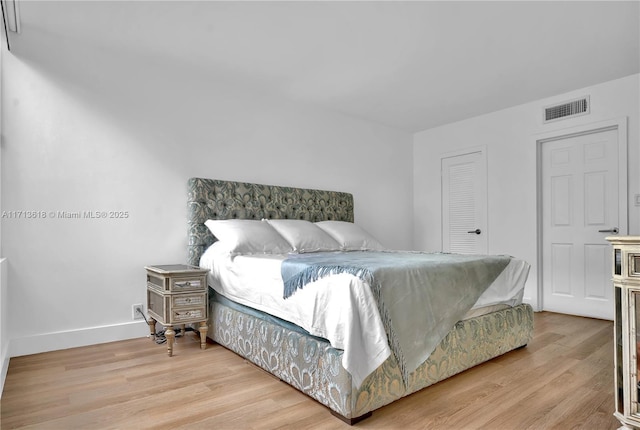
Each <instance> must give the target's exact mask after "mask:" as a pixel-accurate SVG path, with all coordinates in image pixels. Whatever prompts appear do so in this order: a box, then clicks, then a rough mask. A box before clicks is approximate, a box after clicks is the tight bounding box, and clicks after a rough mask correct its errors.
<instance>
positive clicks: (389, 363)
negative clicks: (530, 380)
mask: <svg viewBox="0 0 640 430" xmlns="http://www.w3.org/2000/svg"><path fill="white" fill-rule="evenodd" d="M209 306H210V309H209V323H208V324H209V331H208V337H209V338H211V339H213V340H214V341H215V342H217V343H219V344H221V345H223V346H225V347H226V348H228V349H230V350H232V351H234V352H235V353H237V354H239V355H240V356H242V357H244V358H246V359H247V360H249V361H251V362H253V363H254V364H256V365H258V366H260V367H261V368H263V369H265V370H266V371H268V372H269V373H271V374H273V375H274V376H276V377H278V378H280V379H281V380H283V381H285V382H287V383H288V384H290V385H292V386H293V387H295V388H297V389H298V390H300V391H302V392H303V393H305V394H307V395H309V396H310V397H312V398H314V399H316V400H317V401H319V402H320V403H322V404H323V405H325V406H327V407H329V408H330V409H331V410H333V411H334V412H335V413H336V414H338V415H340V416H342V417H344V418H345V419H347V420H348V419H353V418H356V417H360V416H362V415H365V414H366V413H368V412H370V411H373V410H375V409H378V408H380V407H382V406H384V405H386V404H389V403H391V402H393V401H395V400H397V399H399V398H401V397H404V396H406V395H408V394H411V393H413V392H416V391H418V390H420V389H422V388H425V387H427V386H429V385H432V384H435V383H436V382H438V381H441V380H443V379H446V378H448V377H449V376H452V375H455V374H456V373H459V372H462V371H463V370H466V369H468V368H470V367H473V366H475V365H477V364H480V363H482V362H484V361H487V360H490V359H492V358H494V357H497V356H499V355H502V354H504V353H506V352H508V351H511V350H513V349H515V348H518V347H521V346H524V345H526V344H527V343H528V342H529V341H530V340H531V338H532V336H533V310H532V308H531V306H529V305H527V304H522V305H519V306H516V307H513V308H509V309H505V310H501V311H497V312H493V313H490V314H487V315H482V316H480V317H476V318H472V319H468V320H464V321H460V322H458V323H457V324H456V326H455V328H454V329H453V330H451V332H449V334H448V335H447V337H446V338H445V339H444V340H442V342H441V343H440V344H439V345H438V347H437V348H436V350H435V351H434V352H433V353H432V354H431V356H430V357H429V359H428V360H427V361H426V362H424V363H423V364H422V365H421V366H420V367H418V369H416V370H415V371H414V372H413V373H411V374H410V375H409V381H408V386H406V385H405V384H404V382H403V380H402V374H401V372H400V369H399V367H398V364H397V362H396V360H395V358H394V357H393V356H391V357H389V358H388V359H387V360H386V361H385V362H384V363H383V364H382V365H381V366H380V367H379V368H378V369H377V370H376V371H375V372H373V373H372V374H371V375H369V376H368V377H367V378H366V379H365V381H364V382H363V384H362V386H360V388H355V387H354V386H353V383H352V380H351V376H350V375H349V374H348V373H347V371H346V370H344V368H343V367H342V364H341V360H342V350H337V349H334V348H332V347H331V345H330V344H329V343H328V342H327V341H326V340H324V339H319V338H317V337H312V336H309V335H305V334H304V333H300V332H298V331H294V330H291V329H290V328H287V327H283V326H281V325H279V324H278V323H277V322H276V321H273V320H265V319H261V318H258V317H256V316H254V315H251V314H250V313H245V312H242V310H241V309H242V307H239V308H236V307H235V306H234V307H233V308H231V307H229V306H227V305H225V304H222V303H220V302H218V301H215V300H210V304H209Z"/></svg>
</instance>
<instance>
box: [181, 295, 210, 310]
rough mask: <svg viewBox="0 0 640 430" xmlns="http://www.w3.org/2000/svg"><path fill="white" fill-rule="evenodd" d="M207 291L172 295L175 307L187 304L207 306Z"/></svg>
mask: <svg viewBox="0 0 640 430" xmlns="http://www.w3.org/2000/svg"><path fill="white" fill-rule="evenodd" d="M205 294H206V293H200V294H180V295H174V296H172V301H173V307H174V308H180V307H185V306H190V307H193V306H206V299H207V298H206V297H205Z"/></svg>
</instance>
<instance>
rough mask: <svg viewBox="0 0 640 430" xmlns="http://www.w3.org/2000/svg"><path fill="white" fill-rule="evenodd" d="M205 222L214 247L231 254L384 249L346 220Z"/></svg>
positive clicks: (363, 231) (237, 220)
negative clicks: (222, 248) (214, 241)
mask: <svg viewBox="0 0 640 430" xmlns="http://www.w3.org/2000/svg"><path fill="white" fill-rule="evenodd" d="M205 225H206V226H207V228H208V229H209V230H210V231H211V233H212V234H213V235H214V236H215V237H216V239H218V241H219V243H218V245H217V246H218V247H220V246H222V247H224V248H225V250H227V251H228V252H229V253H230V254H232V255H239V254H288V253H308V252H330V251H381V250H384V249H385V248H384V247H383V246H382V245H381V244H380V242H378V241H377V240H376V239H375V238H374V237H372V236H371V235H370V234H369V233H367V232H366V231H365V230H364V229H362V228H361V227H359V226H358V225H356V224H354V223H351V222H346V221H319V222H316V223H312V222H310V221H305V220H292V219H265V220H261V221H257V220H245V219H227V220H211V219H210V220H208V221H206V222H205Z"/></svg>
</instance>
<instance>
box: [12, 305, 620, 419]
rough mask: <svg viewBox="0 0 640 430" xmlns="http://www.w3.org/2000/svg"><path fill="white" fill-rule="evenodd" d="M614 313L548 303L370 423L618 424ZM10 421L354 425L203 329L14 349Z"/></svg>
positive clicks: (382, 409) (389, 407) (373, 417)
mask: <svg viewBox="0 0 640 430" xmlns="http://www.w3.org/2000/svg"><path fill="white" fill-rule="evenodd" d="M612 357H613V323H612V322H610V321H602V320H594V319H588V318H580V317H573V316H567V315H561V314H553V313H548V312H542V313H537V314H536V315H535V338H534V339H533V341H532V342H531V343H530V344H529V345H528V346H527V347H526V348H523V349H520V350H516V351H513V352H510V353H508V354H506V355H504V356H502V357H498V358H496V359H494V360H491V361H489V362H487V363H484V364H481V365H479V366H477V367H475V368H473V369H470V370H468V371H466V372H463V373H461V374H459V375H456V376H454V377H452V378H450V379H448V380H446V381H443V382H441V383H438V384H436V385H433V386H431V387H428V388H426V389H424V390H422V391H420V392H418V393H415V394H413V395H411V396H408V397H406V398H404V399H401V400H399V401H396V402H395V403H393V404H391V405H388V406H386V407H383V408H381V409H379V410H377V411H374V413H373V416H372V417H370V418H368V419H367V420H365V421H362V422H361V423H358V424H357V425H355V426H354V427H353V428H362V429H457V430H459V429H491V430H494V429H509V430H511V429H514V430H515V429H517V430H524V429H551V428H554V429H563V430H564V429H588V430H591V429H593V430H607V429H616V428H617V427H618V422H617V420H615V419H614V418H613V416H612V413H613V409H614V401H613V358H612ZM0 418H1V421H0V424H1V426H2V429H3V430H5V429H14V428H20V429H26V428H30V429H31V428H33V429H136V430H138V429H145V428H152V429H176V428H189V429H200V428H206V429H276V428H291V429H294V428H295V429H304V428H313V429H316V428H321V429H346V428H349V426H347V425H346V424H344V423H342V422H341V421H339V420H338V419H337V418H335V417H333V416H332V415H331V414H330V413H329V410H328V409H326V408H325V407H324V406H322V405H320V404H319V403H317V402H316V401H314V400H312V399H311V398H309V397H307V396H305V395H304V394H301V393H300V392H298V391H296V390H295V389H293V388H291V387H290V386H288V385H287V384H285V383H283V382H280V381H278V380H277V379H275V378H273V377H272V376H270V375H268V374H267V373H265V372H263V371H262V370H260V369H258V368H257V367H255V366H253V365H251V364H248V363H247V362H246V361H245V360H243V359H242V358H240V357H239V356H237V355H235V354H234V353H232V352H230V351H228V350H226V349H224V348H223V347H221V346H219V345H215V344H209V345H208V347H207V349H206V350H205V351H202V350H201V349H200V344H199V340H198V338H197V336H195V335H194V334H193V333H190V334H187V336H186V337H184V338H179V339H177V341H176V346H175V349H174V356H173V357H171V358H169V357H168V356H167V354H166V347H165V346H164V345H156V344H155V343H154V342H152V341H151V340H150V339H148V338H142V339H134V340H127V341H121V342H114V343H110V344H102V345H94V346H88V347H83V348H75V349H68V350H63V351H55V352H47V353H43V354H37V355H31V356H24V357H16V358H12V359H11V361H10V365H9V372H8V375H7V379H6V383H5V388H4V393H3V396H2V399H1V416H0Z"/></svg>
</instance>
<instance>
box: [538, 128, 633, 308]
mask: <svg viewBox="0 0 640 430" xmlns="http://www.w3.org/2000/svg"><path fill="white" fill-rule="evenodd" d="M607 130H617V132H618V183H619V184H620V188H619V189H618V202H619V204H620V215H619V216H620V218H621V221H622V223H621V225H619V226H618V228H619V229H620V233H619V234H620V235H621V236H624V235H626V234H628V229H629V194H628V182H629V179H628V178H629V177H628V173H627V171H628V159H629V158H628V146H629V145H628V140H627V117H626V116H625V117H620V118H614V119H609V120H604V121H597V122H590V123H586V124H582V125H578V126H574V127H569V128H563V129H556V130H552V131H548V132H542V133H539V134H536V136H535V144H536V199H537V202H536V208H537V209H536V236H537V240H536V242H537V243H536V246H537V252H536V258H537V266H538V267H537V271H536V273H537V276H538V282H537V290H536V294H535V296H534V297H532V298H531V299H532V300H531V306H532V307H533V309H534V310H535V311H536V312H539V311H542V300H543V297H542V296H543V290H542V287H543V285H542V280H543V277H542V269H543V267H542V252H543V248H542V245H543V243H542V145H543V144H544V143H546V142H552V141H554V140H561V139H566V138H569V137H575V136H580V135H585V134H592V133H599V132H602V131H607Z"/></svg>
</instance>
